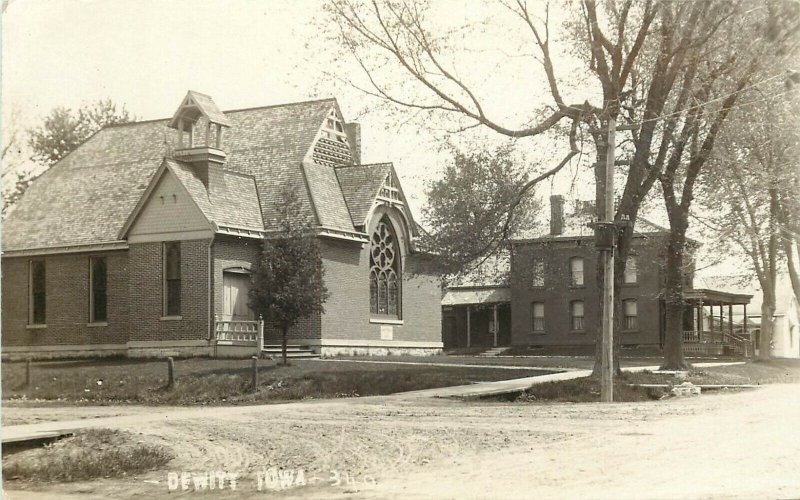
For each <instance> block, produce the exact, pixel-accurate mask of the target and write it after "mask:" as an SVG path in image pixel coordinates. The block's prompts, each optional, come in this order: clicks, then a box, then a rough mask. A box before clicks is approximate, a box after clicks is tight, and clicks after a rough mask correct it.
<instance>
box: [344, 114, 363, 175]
mask: <svg viewBox="0 0 800 500" xmlns="http://www.w3.org/2000/svg"><path fill="white" fill-rule="evenodd" d="M344 132H345V134H347V142H349V143H350V149H351V150H352V151H353V163H354V164H355V165H360V164H361V125H360V124H358V123H356V122H352V123H346V124H345V125H344Z"/></svg>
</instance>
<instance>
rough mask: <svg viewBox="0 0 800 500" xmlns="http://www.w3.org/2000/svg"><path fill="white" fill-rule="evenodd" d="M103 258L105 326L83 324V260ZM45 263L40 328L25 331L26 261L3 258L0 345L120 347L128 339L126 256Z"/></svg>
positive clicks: (65, 257) (69, 257)
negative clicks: (43, 316) (43, 325)
mask: <svg viewBox="0 0 800 500" xmlns="http://www.w3.org/2000/svg"><path fill="white" fill-rule="evenodd" d="M95 256H104V257H106V259H107V268H108V278H107V280H108V281H107V297H108V298H107V300H108V304H107V308H108V321H107V326H88V323H89V258H90V257H95ZM35 258H36V259H41V260H44V261H45V269H46V270H45V275H46V278H45V294H46V313H47V317H46V323H47V327H46V328H36V329H29V328H26V326H27V324H28V266H29V264H28V263H29V261H30V258H28V257H12V258H3V279H2V287H3V288H2V290H3V293H2V317H3V319H2V328H3V334H2V345H3V347H9V346H46V345H87V344H124V343H125V342H127V341H128V333H129V330H128V325H129V323H130V322H129V310H128V281H129V280H128V270H129V266H128V252H127V251H124V250H122V251H113V252H98V253H76V254H58V255H47V256H42V257H35Z"/></svg>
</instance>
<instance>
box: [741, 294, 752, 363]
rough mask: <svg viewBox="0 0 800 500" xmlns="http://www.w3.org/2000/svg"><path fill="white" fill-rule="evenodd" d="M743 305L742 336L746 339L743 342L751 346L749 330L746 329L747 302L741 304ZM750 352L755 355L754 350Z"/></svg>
mask: <svg viewBox="0 0 800 500" xmlns="http://www.w3.org/2000/svg"><path fill="white" fill-rule="evenodd" d="M743 306H744V320H743V321H744V324H743V326H742V328H743V331H744V338H745V339H747V343H746V344H745V346H752V345H753V342H752V341H751V340H750V332H748V331H747V304H743ZM752 354H753V355H755V351H753V352H752ZM746 355H747V354H745V356H746Z"/></svg>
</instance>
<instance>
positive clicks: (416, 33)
mask: <svg viewBox="0 0 800 500" xmlns="http://www.w3.org/2000/svg"><path fill="white" fill-rule="evenodd" d="M329 5H330V11H331V13H332V15H333V19H334V21H335V26H336V27H337V29H338V31H337V36H338V41H339V42H340V43H341V45H342V46H343V47H345V48H346V49H347V50H348V51H349V53H350V55H351V56H352V57H353V59H354V60H355V61H356V62H357V64H358V65H359V66H360V68H361V69H362V70H363V73H364V75H365V76H366V80H365V81H366V82H367V84H366V85H364V86H360V88H361V89H362V90H363V91H364V92H365V93H367V94H369V95H371V96H373V97H375V98H377V99H380V100H381V101H383V102H388V103H391V104H393V105H395V106H398V107H400V108H405V109H408V110H414V111H415V112H421V113H424V114H425V115H426V116H429V117H431V118H437V117H438V118H441V117H452V116H459V117H461V118H463V119H464V120H465V121H466V124H465V125H463V126H462V127H461V130H465V129H468V128H473V127H484V128H487V129H489V130H492V131H494V132H496V133H498V134H502V135H505V136H508V137H511V138H515V139H523V138H533V137H537V136H540V135H542V134H545V133H547V132H551V131H553V130H554V129H555V128H556V127H562V128H563V129H566V130H567V133H566V135H567V137H568V140H567V142H568V144H569V148H568V150H567V151H566V154H565V156H564V157H563V158H561V159H558V160H555V161H554V162H553V164H552V165H549V166H548V167H547V168H545V169H542V170H537V171H534V172H531V174H530V176H529V180H528V182H527V183H525V184H523V185H522V187H521V189H520V194H519V197H520V198H522V197H523V196H524V195H525V194H526V193H527V192H528V191H530V190H532V189H534V188H535V186H536V185H537V184H538V183H539V182H541V181H542V180H544V179H547V178H548V177H550V176H552V175H554V174H556V173H557V172H559V171H560V170H561V169H562V168H563V167H564V166H565V165H566V164H567V163H568V162H569V161H570V160H572V159H573V158H574V157H575V156H576V155H577V154H578V153H579V152H580V151H581V150H580V148H579V143H580V141H579V138H580V137H583V136H584V135H587V136H588V137H590V138H591V141H590V142H591V146H590V147H591V148H593V152H591V151H590V154H591V153H593V155H594V158H595V165H594V173H595V180H596V196H595V198H596V203H595V206H596V210H597V212H596V213H597V215H598V218H600V215H601V214H603V213H604V211H605V197H604V196H603V192H604V190H605V185H604V179H605V157H606V151H607V144H606V139H605V138H606V127H607V124H608V122H609V119H610V118H614V119H617V120H620V121H621V122H622V123H623V126H622V127H621V128H622V129H624V130H626V132H625V133H624V134H621V135H622V136H623V139H622V141H620V142H619V143H618V146H620V150H621V151H622V152H623V154H622V158H619V157H618V161H617V166H619V167H621V168H619V169H618V170H617V173H618V174H621V175H624V177H625V181H624V183H623V188H622V193H621V195H620V198H619V203H618V206H617V207H616V214H615V218H616V220H617V221H621V220H628V221H630V222H631V224H629V225H628V226H627V227H625V228H624V229H623V230H622V231H621V234H620V238H619V246H618V251H617V252H616V260H615V266H614V272H615V277H617V278H618V279H616V280H615V283H621V282H622V279H621V277H622V274H623V273H624V267H625V262H626V260H627V255H628V252H629V249H630V244H631V238H632V235H633V231H634V228H635V223H636V219H637V217H638V215H639V211H640V209H641V205H642V202H643V200H644V199H645V198H646V197H647V196H648V193H649V192H650V190H651V188H652V186H653V184H654V183H655V182H656V181H657V180H658V178H659V176H660V174H661V172H663V171H664V168H665V166H666V161H667V158H668V152H669V151H670V149H671V148H672V142H671V139H672V137H673V136H674V132H675V127H676V124H675V122H673V121H670V120H665V119H664V118H665V117H668V116H673V115H674V114H676V113H682V112H685V111H686V110H688V109H691V107H692V106H693V105H694V101H693V100H691V99H690V97H692V96H691V95H686V96H685V97H683V98H681V96H680V93H681V91H682V89H683V88H684V87H685V85H684V86H682V85H681V82H685V81H686V80H687V78H688V79H689V80H691V78H692V76H691V75H692V73H693V71H694V68H695V65H696V64H697V63H698V60H697V58H696V57H692V55H693V54H694V53H695V52H696V50H697V48H698V47H703V48H704V49H703V50H704V51H706V52H710V51H712V50H714V49H715V48H719V47H717V46H716V45H711V44H709V43H708V42H709V41H710V40H712V39H715V35H716V34H717V33H718V31H719V30H720V27H722V26H726V25H727V24H729V23H730V22H732V20H733V19H735V18H736V16H741V15H743V14H744V9H746V8H747V7H748V6H749V5H751V3H749V2H737V3H732V2H724V1H698V2H667V1H658V0H645V1H643V2H633V1H632V0H627V1H621V2H601V3H599V4H598V3H597V2H595V1H594V0H583V1H581V2H579V3H566V4H562V5H560V7H562V8H561V9H560V10H562V11H567V12H569V15H568V23H567V24H566V28H567V29H566V30H562V32H561V34H562V35H564V36H563V38H566V39H567V45H568V48H569V50H570V51H571V53H573V54H574V55H576V56H577V57H578V58H579V59H580V60H581V61H582V62H583V64H584V65H585V68H586V70H587V71H588V74H589V75H590V76H591V77H592V79H591V82H589V83H588V86H587V87H586V88H583V89H577V90H576V89H571V92H573V93H578V94H583V95H585V96H586V97H585V98H584V99H573V100H570V101H567V100H566V99H565V98H564V97H563V96H564V95H566V94H565V93H563V92H562V90H564V89H565V87H569V83H568V82H569V80H570V79H571V78H573V77H572V76H571V75H558V74H557V72H556V70H555V68H556V64H555V62H561V61H558V60H557V59H556V57H561V56H560V55H558V54H557V53H556V52H554V48H553V46H554V44H555V40H556V34H555V31H554V30H553V26H552V23H551V22H550V14H551V12H550V8H549V5H548V4H545V5H544V6H542V7H541V8H537V9H533V8H531V7H530V6H529V5H528V3H527V2H526V1H525V0H508V1H505V2H503V3H502V5H503V7H504V9H505V12H506V14H507V15H509V16H511V17H512V18H513V19H516V20H517V21H518V22H519V23H521V24H520V26H521V27H522V28H523V30H524V31H526V32H527V33H528V43H529V46H530V48H531V50H530V51H529V53H533V57H535V58H536V59H537V60H538V61H539V64H540V68H539V69H540V70H541V72H543V74H544V77H545V79H546V82H547V84H546V85H547V89H548V93H549V99H548V100H547V102H545V103H543V104H542V105H540V106H533V107H531V109H530V113H529V116H530V117H531V118H530V123H529V124H525V125H522V126H514V125H513V124H509V123H505V122H502V121H501V120H499V119H496V118H494V115H493V114H492V113H490V112H489V111H488V110H490V109H492V108H493V106H492V104H493V102H492V98H486V97H483V96H481V95H479V93H478V90H477V88H476V86H474V85H471V84H470V83H469V82H468V81H467V80H466V79H465V78H462V77H461V76H459V75H463V74H465V72H464V71H463V68H459V67H457V66H456V65H455V63H454V62H453V60H454V57H451V55H452V53H453V52H454V51H456V50H458V49H459V47H457V41H458V40H459V39H460V37H458V36H456V35H458V34H457V33H456V34H454V33H452V32H444V33H437V32H435V29H434V28H435V26H434V23H432V22H431V20H430V19H429V17H430V16H429V13H430V9H431V6H430V4H428V3H427V2H424V1H422V0H417V1H414V0H405V1H400V0H368V1H360V0H332V1H331V3H330V4H329ZM488 22H489V21H487V23H488ZM503 22H504V23H506V24H504V25H503V27H504V28H505V27H506V25H507V22H508V20H507V19H503ZM551 30H553V31H552V32H551ZM506 48H507V49H509V51H513V47H506ZM460 49H463V50H468V49H469V47H460ZM554 54H555V55H554ZM397 75H402V76H401V77H399V78H400V80H402V82H403V83H402V84H393V81H394V80H392V77H396V76H397ZM710 84H711V85H712V87H713V86H714V85H715V84H714V82H710ZM520 85H526V84H525V83H524V82H521V83H520ZM689 88H690V89H693V88H694V87H693V86H689ZM686 92H689V90H687V91H686ZM598 94H599V95H600V96H601V97H600V98H599V99H596V98H595V97H594V96H596V95H598ZM593 101H595V102H593ZM527 105H528V104H527V103H525V102H520V106H527ZM512 213H513V210H511V211H509V215H511V214H512ZM505 236H507V234H506V235H505ZM489 249H490V248H487V250H489ZM597 276H598V280H599V281H600V282H602V281H603V279H604V278H603V269H602V266H601V265H598V268H597ZM600 288H601V289H602V287H600ZM617 291H619V290H617ZM618 295H619V294H617V296H618ZM619 306H620V304H619V302H618V303H617V307H619ZM616 316H617V317H619V315H618V314H617V315H616ZM615 338H617V340H618V338H619V336H615ZM597 352H598V356H596V359H597V361H598V363H597V364H596V368H597V367H598V366H599V359H600V357H599V352H600V350H599V339H598V350H597ZM615 362H616V363H617V365H618V355H615ZM595 371H596V372H597V370H595Z"/></svg>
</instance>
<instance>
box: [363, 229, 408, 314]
mask: <svg viewBox="0 0 800 500" xmlns="http://www.w3.org/2000/svg"><path fill="white" fill-rule="evenodd" d="M369 265H370V271H369V291H370V304H369V305H370V313H371V314H372V315H377V316H389V317H393V318H399V317H400V311H401V308H400V304H401V300H402V298H401V286H400V284H401V262H400V248H399V246H398V241H397V236H396V234H395V232H394V229H393V228H392V224H391V222H389V220H388V219H387V218H386V217H384V218H383V219H381V221H380V222H378V225H377V226H376V228H375V231H374V232H373V233H372V236H371V238H370V257H369Z"/></svg>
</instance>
